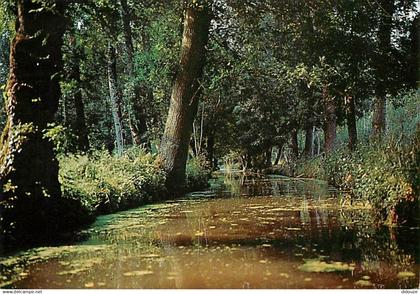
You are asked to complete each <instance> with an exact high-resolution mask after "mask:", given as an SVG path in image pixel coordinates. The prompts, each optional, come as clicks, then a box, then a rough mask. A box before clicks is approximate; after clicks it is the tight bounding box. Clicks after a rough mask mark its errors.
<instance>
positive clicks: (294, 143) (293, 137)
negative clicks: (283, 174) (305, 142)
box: [290, 128, 299, 158]
mask: <svg viewBox="0 0 420 294" xmlns="http://www.w3.org/2000/svg"><path fill="white" fill-rule="evenodd" d="M297 135H298V134H297V129H296V128H293V129H292V131H291V133H290V140H291V142H290V146H291V148H292V153H293V156H294V157H295V158H298V157H299V145H298V137H297Z"/></svg>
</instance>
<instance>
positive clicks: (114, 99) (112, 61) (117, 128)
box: [107, 44, 124, 155]
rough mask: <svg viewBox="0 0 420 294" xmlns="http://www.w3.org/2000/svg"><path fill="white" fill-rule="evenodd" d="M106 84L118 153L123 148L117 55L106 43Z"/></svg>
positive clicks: (119, 153)
mask: <svg viewBox="0 0 420 294" xmlns="http://www.w3.org/2000/svg"><path fill="white" fill-rule="evenodd" d="M107 69H108V86H109V98H110V103H111V112H112V118H113V120H114V132H115V147H116V151H117V154H118V155H122V153H123V150H124V137H123V124H122V111H121V96H120V95H119V93H118V79H117V57H116V50H115V47H114V46H113V45H111V44H109V45H108V68H107Z"/></svg>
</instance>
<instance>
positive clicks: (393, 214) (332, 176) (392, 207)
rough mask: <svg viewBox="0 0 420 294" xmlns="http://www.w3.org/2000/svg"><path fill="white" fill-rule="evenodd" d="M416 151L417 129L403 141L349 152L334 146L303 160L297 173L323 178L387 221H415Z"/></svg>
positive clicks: (419, 141) (418, 145) (418, 146)
mask: <svg viewBox="0 0 420 294" xmlns="http://www.w3.org/2000/svg"><path fill="white" fill-rule="evenodd" d="M419 152H420V136H419V131H417V134H416V135H415V136H414V138H412V140H410V141H408V142H405V143H402V142H400V141H398V140H395V139H393V138H390V139H388V140H387V141H385V142H382V143H379V142H371V143H369V144H366V145H361V146H359V147H358V149H357V150H356V151H354V152H352V153H350V152H349V151H348V150H346V149H341V150H337V151H336V152H335V153H334V154H331V155H329V156H328V157H326V158H324V159H322V158H316V159H312V160H309V161H306V162H303V163H302V164H300V165H298V171H297V173H299V174H303V175H304V176H307V177H316V178H320V179H324V180H326V181H328V182H329V183H330V184H332V185H333V186H335V187H337V188H338V189H340V190H342V191H347V192H349V194H350V195H351V196H352V197H353V198H356V199H361V200H364V201H367V202H369V203H370V204H371V205H372V206H373V207H374V209H375V211H376V212H377V215H378V217H379V218H380V219H381V220H386V221H387V222H388V223H389V224H391V223H396V222H398V223H403V222H407V221H415V220H414V219H415V218H416V214H417V211H418V210H417V208H418V192H419V191H418V190H416V189H418V187H419V184H420V179H419V174H420V173H419V167H418V160H419ZM416 195H417V196H416Z"/></svg>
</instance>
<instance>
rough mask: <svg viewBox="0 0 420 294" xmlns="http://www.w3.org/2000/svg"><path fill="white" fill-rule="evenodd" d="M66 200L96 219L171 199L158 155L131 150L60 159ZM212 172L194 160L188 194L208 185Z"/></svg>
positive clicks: (188, 171)
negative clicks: (73, 200) (76, 203)
mask: <svg viewBox="0 0 420 294" xmlns="http://www.w3.org/2000/svg"><path fill="white" fill-rule="evenodd" d="M59 161H60V173H59V179H60V182H61V187H62V192H63V195H64V197H66V198H71V199H75V200H77V201H79V202H80V203H81V205H82V206H83V207H84V208H85V210H86V211H88V213H89V214H92V215H93V216H97V215H102V214H108V213H113V212H117V211H121V210H126V209H130V208H135V207H138V206H140V205H144V204H149V203H154V202H159V201H162V200H166V199H170V198H171V197H172V196H171V191H168V190H167V189H166V187H165V172H164V171H163V169H162V168H161V164H160V161H159V158H158V156H157V155H152V154H150V153H146V152H145V151H144V150H142V149H139V148H132V149H129V150H127V151H126V152H124V154H123V155H122V156H114V155H111V154H109V153H108V152H106V151H98V152H95V153H93V154H91V155H89V156H88V155H67V156H63V157H61V158H60V159H59ZM210 173H211V172H210V169H209V168H208V166H207V164H206V162H205V160H204V159H202V158H200V157H196V158H192V159H190V160H189V161H188V163H187V168H186V192H191V191H194V190H200V189H203V188H206V187H207V186H208V183H207V182H208V180H209V178H210Z"/></svg>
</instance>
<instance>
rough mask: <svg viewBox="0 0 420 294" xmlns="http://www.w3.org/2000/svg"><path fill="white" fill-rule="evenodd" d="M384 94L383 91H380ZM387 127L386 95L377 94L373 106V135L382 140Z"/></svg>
mask: <svg viewBox="0 0 420 294" xmlns="http://www.w3.org/2000/svg"><path fill="white" fill-rule="evenodd" d="M378 92H382V90H378ZM385 127H386V98H385V95H384V93H377V95H376V97H375V101H374V106H373V117H372V135H373V137H374V138H380V137H381V136H382V135H383V134H384V133H385Z"/></svg>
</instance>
